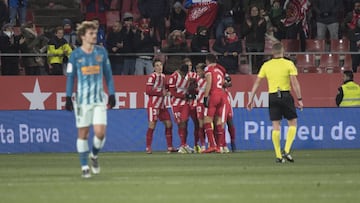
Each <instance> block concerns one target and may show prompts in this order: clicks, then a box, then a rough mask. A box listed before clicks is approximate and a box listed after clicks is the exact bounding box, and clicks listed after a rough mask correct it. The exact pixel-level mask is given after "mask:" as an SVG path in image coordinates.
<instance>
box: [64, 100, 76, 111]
mask: <svg viewBox="0 0 360 203" xmlns="http://www.w3.org/2000/svg"><path fill="white" fill-rule="evenodd" d="M65 109H66V110H68V111H73V110H74V106H73V102H72V99H71V97H66V103H65Z"/></svg>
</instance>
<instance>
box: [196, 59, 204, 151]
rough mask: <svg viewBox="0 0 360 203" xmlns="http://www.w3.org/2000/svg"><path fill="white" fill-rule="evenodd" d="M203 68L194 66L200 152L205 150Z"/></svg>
mask: <svg viewBox="0 0 360 203" xmlns="http://www.w3.org/2000/svg"><path fill="white" fill-rule="evenodd" d="M205 67H206V65H205V64H204V63H199V64H197V65H196V73H197V76H198V77H197V90H198V94H197V97H196V116H197V119H198V122H199V130H198V137H199V140H200V145H201V151H204V150H205V131H204V111H205V107H204V93H205V84H206V81H205Z"/></svg>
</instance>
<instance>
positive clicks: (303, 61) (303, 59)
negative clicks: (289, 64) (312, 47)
mask: <svg viewBox="0 0 360 203" xmlns="http://www.w3.org/2000/svg"><path fill="white" fill-rule="evenodd" d="M295 64H296V67H297V68H298V70H299V72H300V73H321V72H322V70H321V69H320V68H318V67H317V66H316V65H315V55H314V54H298V55H296V63H295Z"/></svg>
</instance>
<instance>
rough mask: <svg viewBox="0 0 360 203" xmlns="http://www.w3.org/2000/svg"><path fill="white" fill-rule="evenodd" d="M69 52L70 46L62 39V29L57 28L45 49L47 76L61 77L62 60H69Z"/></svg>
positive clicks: (60, 27) (70, 50)
mask: <svg viewBox="0 0 360 203" xmlns="http://www.w3.org/2000/svg"><path fill="white" fill-rule="evenodd" d="M71 52H72V49H71V46H70V44H69V43H68V42H67V41H66V39H64V28H63V27H62V26H59V27H57V28H56V29H55V36H53V38H52V39H51V40H50V41H49V44H48V47H47V54H48V55H49V56H48V64H49V75H63V65H64V58H65V57H67V58H69V57H70V54H71Z"/></svg>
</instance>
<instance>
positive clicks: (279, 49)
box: [271, 42, 284, 54]
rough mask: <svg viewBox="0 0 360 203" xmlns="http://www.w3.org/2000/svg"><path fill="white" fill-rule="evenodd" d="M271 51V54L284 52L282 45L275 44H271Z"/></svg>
mask: <svg viewBox="0 0 360 203" xmlns="http://www.w3.org/2000/svg"><path fill="white" fill-rule="evenodd" d="M271 51H272V54H282V53H283V52H284V47H283V45H282V43H280V42H277V43H275V44H273V46H272V50H271Z"/></svg>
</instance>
